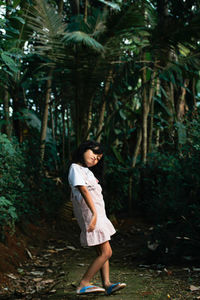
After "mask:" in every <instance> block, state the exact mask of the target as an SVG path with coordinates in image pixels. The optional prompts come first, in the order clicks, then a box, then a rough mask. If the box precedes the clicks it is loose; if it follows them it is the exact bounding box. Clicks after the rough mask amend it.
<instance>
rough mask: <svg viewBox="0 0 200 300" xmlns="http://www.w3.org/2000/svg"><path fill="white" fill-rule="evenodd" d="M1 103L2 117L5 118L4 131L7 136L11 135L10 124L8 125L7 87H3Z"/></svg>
mask: <svg viewBox="0 0 200 300" xmlns="http://www.w3.org/2000/svg"><path fill="white" fill-rule="evenodd" d="M3 105H4V119H5V122H6V124H5V133H6V134H7V136H8V138H10V137H11V126H10V117H9V94H8V91H7V89H5V92H4V99H3Z"/></svg>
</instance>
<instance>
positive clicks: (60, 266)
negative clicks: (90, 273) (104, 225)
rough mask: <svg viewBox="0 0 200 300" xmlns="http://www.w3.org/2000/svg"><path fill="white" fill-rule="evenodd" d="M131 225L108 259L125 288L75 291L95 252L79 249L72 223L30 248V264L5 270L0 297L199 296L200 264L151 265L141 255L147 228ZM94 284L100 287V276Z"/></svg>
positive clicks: (118, 298) (126, 299)
mask: <svg viewBox="0 0 200 300" xmlns="http://www.w3.org/2000/svg"><path fill="white" fill-rule="evenodd" d="M128 228H129V230H127V228H123V227H122V228H120V229H119V231H118V233H117V234H116V235H115V236H114V237H113V239H112V243H111V244H112V248H113V256H112V258H111V261H110V272H111V280H112V281H113V282H117V281H121V282H126V283H127V287H126V288H125V289H123V290H121V291H119V292H118V293H116V294H114V295H111V296H110V297H109V298H108V296H106V295H104V294H101V295H98V296H94V295H87V296H77V295H76V294H75V290H76V285H77V284H78V282H79V280H80V278H81V276H82V275H83V273H84V272H85V270H86V268H87V266H88V265H89V264H90V262H91V261H92V259H93V257H94V255H95V252H94V251H93V250H92V249H88V248H87V249H82V248H80V247H79V237H78V236H79V233H78V231H77V227H76V226H71V225H69V226H68V227H67V230H66V231H65V232H62V233H61V234H60V233H59V234H58V233H57V232H54V233H52V237H49V238H48V240H47V241H46V244H45V246H43V247H42V248H41V249H40V251H38V252H37V254H35V255H33V254H32V253H35V252H34V251H33V250H32V249H31V248H29V251H30V252H29V259H28V260H27V262H26V263H25V264H23V265H20V267H19V268H18V269H17V272H16V273H8V274H7V277H8V278H9V280H10V282H9V285H8V286H4V287H3V288H2V289H1V291H0V299H10V300H11V299H14V300H16V299H24V300H25V299H26V300H28V299H31V300H39V299H52V300H56V299H58V300H65V299H69V300H73V299H91V300H92V299H96V300H97V299H99V300H104V299H115V300H129V299H130V300H140V299H149V300H150V299H151V300H158V299H160V300H165V299H171V300H172V299H173V300H178V299H200V287H199V286H200V284H199V277H200V269H199V268H197V267H196V268H192V267H186V266H185V267H184V266H181V267H172V266H170V267H169V266H166V265H159V264H154V263H151V264H148V265H147V264H146V262H145V260H144V255H142V254H141V253H142V251H143V249H144V247H145V245H146V239H147V236H148V232H147V231H148V226H144V225H142V224H137V225H134V226H129V227H128ZM93 283H94V284H97V285H101V281H100V277H99V275H96V277H95V279H94V281H93ZM195 288H196V290H195V291H191V289H195ZM198 288H199V290H198ZM198 297H199V298H198Z"/></svg>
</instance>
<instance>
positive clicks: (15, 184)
mask: <svg viewBox="0 0 200 300" xmlns="http://www.w3.org/2000/svg"><path fill="white" fill-rule="evenodd" d="M24 167H25V160H24V155H23V153H22V151H21V150H20V149H19V146H18V143H17V142H16V141H15V140H14V139H13V141H12V142H11V141H10V140H9V139H8V138H7V136H6V135H4V134H0V195H1V198H0V199H1V200H0V212H1V218H0V225H1V226H3V227H4V226H5V225H9V226H12V227H13V226H14V223H15V221H16V220H18V218H19V217H20V215H21V214H23V213H24V212H25V211H24V209H25V207H26V202H25V198H24V195H25V193H24V188H25V186H24V182H23V179H22V174H21V170H22V169H23V168H24Z"/></svg>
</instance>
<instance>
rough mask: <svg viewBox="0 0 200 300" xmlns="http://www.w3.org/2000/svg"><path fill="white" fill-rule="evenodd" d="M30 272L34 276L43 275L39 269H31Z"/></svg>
mask: <svg viewBox="0 0 200 300" xmlns="http://www.w3.org/2000/svg"><path fill="white" fill-rule="evenodd" d="M30 274H31V275H34V276H43V275H44V272H41V271H32V272H30Z"/></svg>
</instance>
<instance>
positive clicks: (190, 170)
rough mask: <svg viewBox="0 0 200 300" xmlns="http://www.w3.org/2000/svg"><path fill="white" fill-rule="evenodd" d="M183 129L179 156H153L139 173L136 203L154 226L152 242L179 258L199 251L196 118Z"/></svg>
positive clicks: (198, 128) (199, 132) (199, 172)
mask: <svg viewBox="0 0 200 300" xmlns="http://www.w3.org/2000/svg"><path fill="white" fill-rule="evenodd" d="M185 126H186V128H187V139H186V137H185V135H184V143H180V144H181V148H180V151H179V152H177V153H174V154H173V153H161V152H155V153H153V154H152V155H151V157H149V162H148V164H147V165H146V166H145V167H143V168H142V169H141V172H140V178H141V179H140V192H139V198H140V203H138V205H139V207H140V209H142V211H143V213H144V214H145V215H146V217H147V218H148V219H149V220H151V221H153V222H154V224H155V225H156V227H155V228H156V229H155V231H154V232H153V239H155V240H158V241H159V243H160V244H161V245H163V246H164V248H163V249H165V248H168V249H171V250H170V251H171V252H170V253H169V255H170V254H171V255H173V256H175V255H177V253H179V255H180V256H181V257H182V258H183V256H184V257H185V256H188V257H194V256H196V255H197V253H198V252H199V250H200V243H199V242H198V240H199V233H200V201H199V194H200V168H199V164H198V161H199V155H200V144H199V140H200V122H199V118H197V119H196V120H192V121H190V122H189V121H188V124H185ZM177 237H178V238H177Z"/></svg>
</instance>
